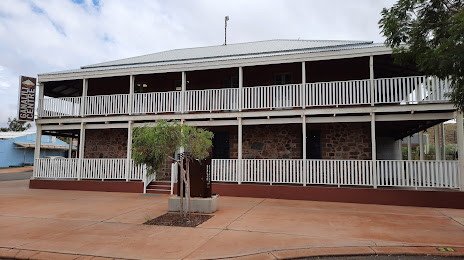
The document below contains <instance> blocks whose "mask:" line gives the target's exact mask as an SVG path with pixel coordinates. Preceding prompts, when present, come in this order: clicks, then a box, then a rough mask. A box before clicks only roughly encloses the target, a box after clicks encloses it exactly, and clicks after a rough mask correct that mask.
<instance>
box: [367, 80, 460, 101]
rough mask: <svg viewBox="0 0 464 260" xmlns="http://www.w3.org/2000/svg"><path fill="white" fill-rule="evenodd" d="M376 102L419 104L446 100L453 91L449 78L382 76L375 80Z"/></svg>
mask: <svg viewBox="0 0 464 260" xmlns="http://www.w3.org/2000/svg"><path fill="white" fill-rule="evenodd" d="M374 91H375V94H374V97H375V98H374V102H375V103H376V104H382V103H400V104H418V103H424V102H446V101H448V100H449V98H448V97H446V95H445V94H446V93H449V92H450V91H451V89H450V84H449V81H448V80H440V79H438V78H436V77H426V76H413V77H399V78H382V79H375V80H374Z"/></svg>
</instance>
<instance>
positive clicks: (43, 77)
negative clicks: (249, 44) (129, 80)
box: [38, 46, 392, 83]
mask: <svg viewBox="0 0 464 260" xmlns="http://www.w3.org/2000/svg"><path fill="white" fill-rule="evenodd" d="M391 53H392V50H391V49H390V48H388V47H385V46H377V47H367V48H359V49H348V50H338V51H323V52H312V53H298V54H287V55H286V54H283V55H275V56H267V57H254V58H237V59H232V60H223V61H205V62H191V63H183V64H171V65H158V66H142V67H133V68H119V69H110V68H111V67H108V68H107V69H102V70H92V71H82V72H71V73H66V72H64V73H60V74H39V75H38V77H39V82H40V83H43V82H48V81H60V80H73V79H83V78H87V79H89V78H103V77H114V76H127V75H142V74H153V73H166V72H182V71H195V70H209V69H222V68H234V67H249V66H257V65H270V64H280V63H294V62H303V61H317V60H332V59H347V58H355V57H363V56H370V55H374V56H375V55H384V54H391Z"/></svg>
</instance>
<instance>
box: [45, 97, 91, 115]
mask: <svg viewBox="0 0 464 260" xmlns="http://www.w3.org/2000/svg"><path fill="white" fill-rule="evenodd" d="M81 100H82V98H81V97H60V98H44V99H42V100H39V108H38V114H39V115H38V116H39V117H76V116H79V115H80V109H81Z"/></svg>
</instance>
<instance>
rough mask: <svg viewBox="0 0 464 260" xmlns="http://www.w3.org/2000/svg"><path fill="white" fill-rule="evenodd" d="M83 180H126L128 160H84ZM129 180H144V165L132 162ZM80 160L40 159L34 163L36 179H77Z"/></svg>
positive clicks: (82, 167)
mask: <svg viewBox="0 0 464 260" xmlns="http://www.w3.org/2000/svg"><path fill="white" fill-rule="evenodd" d="M80 162H81V167H80V168H81V174H80V178H81V179H96V180H125V179H126V171H125V167H126V164H127V159H106V158H105V159H103V158H99V159H82V160H81V161H80ZM130 167H131V170H130V171H129V180H142V179H143V176H145V175H146V169H145V166H144V165H136V164H135V163H134V161H133V160H131V162H130ZM78 169H79V159H77V158H72V159H52V158H40V159H36V160H35V163H34V173H33V177H34V178H44V179H50V178H51V179H77V177H78V174H77V173H78Z"/></svg>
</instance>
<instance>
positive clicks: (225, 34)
mask: <svg viewBox="0 0 464 260" xmlns="http://www.w3.org/2000/svg"><path fill="white" fill-rule="evenodd" d="M227 21H229V16H228V15H227V16H226V17H224V23H225V25H224V45H227Z"/></svg>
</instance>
